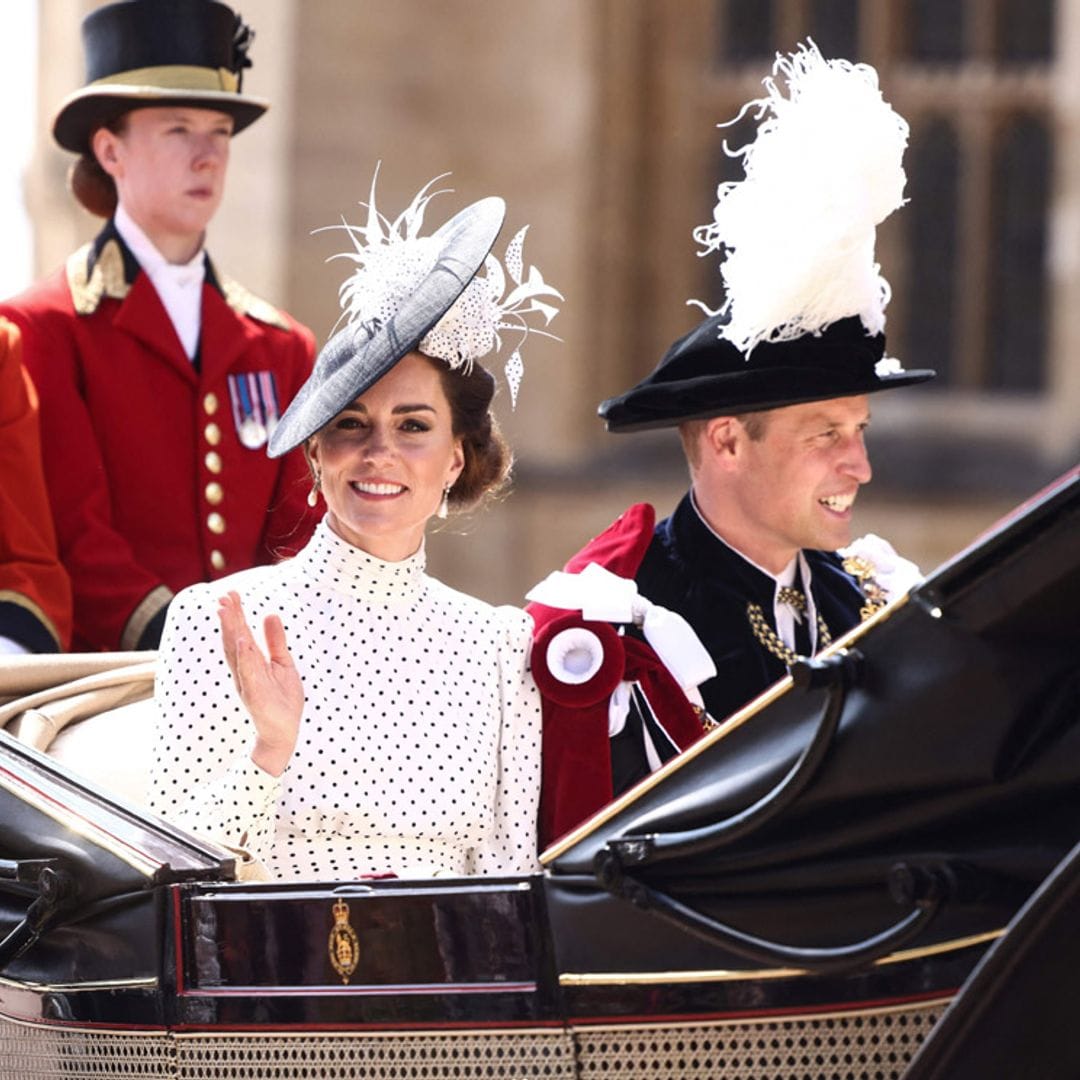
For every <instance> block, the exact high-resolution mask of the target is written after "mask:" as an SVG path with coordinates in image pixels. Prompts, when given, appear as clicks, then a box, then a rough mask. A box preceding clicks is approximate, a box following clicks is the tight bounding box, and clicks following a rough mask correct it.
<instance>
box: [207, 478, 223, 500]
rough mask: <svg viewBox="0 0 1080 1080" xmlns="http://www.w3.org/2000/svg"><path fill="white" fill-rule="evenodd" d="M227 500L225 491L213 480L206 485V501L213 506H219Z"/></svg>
mask: <svg viewBox="0 0 1080 1080" xmlns="http://www.w3.org/2000/svg"><path fill="white" fill-rule="evenodd" d="M224 498H225V489H224V488H223V487H222V486H221V485H220V484H219V483H218V482H217V481H216V480H211V481H210V483H209V484H207V485H206V501H207V502H208V503H209V504H210V505H211V506H217V505H218V503H220V502H221V500H222V499H224Z"/></svg>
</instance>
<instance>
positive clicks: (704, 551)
mask: <svg viewBox="0 0 1080 1080" xmlns="http://www.w3.org/2000/svg"><path fill="white" fill-rule="evenodd" d="M778 70H779V71H780V72H782V73H783V74H785V75H786V76H788V81H789V85H790V86H791V95H790V100H788V99H785V98H782V97H781V96H780V95H779V92H778V91H777V89H776V86H775V85H770V84H769V83H767V84H766V85H767V86H768V87H769V92H770V95H771V100H770V99H766V101H765V102H759V103H758V104H759V105H761V106H763V109H762V111H763V112H767V111H768V110H769V109H771V110H772V111H773V116H772V117H770V118H768V119H767V120H766V121H765V122H764V123H763V124H762V128H761V129H760V131H759V138H758V145H757V149H758V150H759V152H760V155H761V156H760V157H757V158H755V156H754V153H753V151H754V149H755V148H754V147H751V148H748V149H747V150H746V151H744V154H745V157H746V172H747V179H746V180H745V181H743V182H742V183H741V184H733V185H725V186H723V187H721V189H720V193H719V194H720V202H719V203H718V206H717V211H716V222H715V224H714V225H712V226H709V227H708V228H707V229H704V230H702V231H701V232H700V233H699V238H703V239H704V240H705V242H706V243H707V246H709V248H710V250H712V249H723V250H724V251H725V255H726V256H727V260H728V261H727V263H725V265H724V267H723V270H724V276H725V285H726V286H727V302H726V304H725V306H724V308H723V309H722V311H721V312H720V313H719V314H712V315H710V316H709V317H708V318H706V319H705V320H704V321H703V322H701V323H700V324H699V325H698V326H697V327H695V328H694V329H693V330H691V332H690V333H689V334H687V335H686V336H685V337H683V338H681V339H680V340H679V341H677V342H676V343H675V344H674V345H673V346H672V347H671V349H670V350H669V351H668V353H667V354H666V355H665V356H664V358H663V359H662V360H661V362H660V364H659V366H658V367H657V368H656V370H655V371H654V372H653V373H652V374H651V375H649V376H648V377H647V378H645V379H644V380H642V381H641V382H640V383H639V384H638V385H636V386H635V387H633V388H632V389H631V390H629V391H627V392H626V393H625V394H623V395H621V396H619V397H616V398H612V399H610V400H608V401H605V402H604V403H603V404H602V405H601V406H600V415H601V416H602V417H603V418H604V419H605V420H606V422H607V426H608V430H609V431H617V432H627V431H637V430H641V429H644V428H658V427H678V429H679V433H680V436H681V438H682V443H683V448H684V450H685V452H686V457H687V461H688V464H689V469H690V478H691V487H690V491H689V492H688V493H687V495H686V496H685V497H684V498H683V500H682V501H681V503H680V504H679V506H678V508H677V509H676V511H675V513H674V514H672V516H671V517H670V518H667V519H666V520H664V521H662V522H660V524H659V525H656V526H655V528H654V524H653V522H654V515H653V512H652V508H651V507H648V506H644V505H639V506H636V507H633V508H632V509H631V510H629V511H627V513H626V514H624V515H623V516H622V517H620V518H619V520H617V521H616V522H615V523H614V524H613V525H612V526H611V527H610V528H609V529H607V530H606V531H605V532H604V533H602V534H601V535H600V536H599V537H597V538H595V539H594V540H592V541H590V543H589V544H588V545H586V547H585V548H584V549H583V550H582V551H581V552H579V553H578V554H577V555H575V556H574V558H573V559H572V560H571V561H570V563H569V564H568V566H567V570H568V571H571V572H581V571H584V569H585V567H587V566H588V565H589V564H590V563H598V564H600V565H601V566H603V567H604V568H606V569H608V570H610V571H612V572H613V573H614V574H616V575H618V576H620V577H622V578H624V579H632V580H633V583H634V586H636V594H637V596H636V598H635V600H634V602H633V605H632V607H633V611H632V612H631V613H630V614H627V615H625V616H623V617H622V618H618V619H616V621H619V622H622V623H623V624H624V629H623V632H622V635H621V636H620V637H619V638H618V639H617V644H616V645H611V644H610V639H607V640H608V641H609V644H608V645H604V643H603V639H602V638H601V637H600V636H599V635H598V637H597V643H596V644H595V645H594V646H593V647H592V651H593V652H594V653H595V654H596V657H600V656H601V655H603V657H604V660H607V659H608V656H609V654H610V653H611V651H612V649H617V650H622V653H625V659H622V658H620V660H619V661H618V662H615V663H614V664H613V663H610V662H608V663H604V662H603V661H601V660H599V659H593V661H592V662H591V664H590V663H589V662H588V658H587V654H588V653H589V652H590V648H589V647H588V646H586V645H584V644H582V645H580V646H579V647H578V650H577V654H574V653H572V652H571V653H567V652H566V650H565V648H564V650H563V651H560V650H559V649H557V648H555V649H554V650H553V647H552V642H553V641H556V640H557V635H558V633H566V632H569V631H570V630H571V622H568V617H567V616H566V614H565V611H563V610H560V609H565V608H579V609H580V610H581V611H582V613H583V615H584V619H583V620H578V622H579V623H580V625H579V626H578V627H577V628H576V632H577V633H578V634H579V635H580V634H581V632H582V631H587V632H596V629H597V619H598V616H596V615H593V616H592V617H591V619H590V612H598V611H600V610H605V609H607V610H615V607H614V606H612V605H613V602H614V599H615V597H614V592H615V591H616V590H615V589H614V587H613V586H612V591H611V593H610V594H607V595H600V592H602V590H600V582H599V581H598V580H597V579H598V577H599V575H596V574H592V573H591V572H589V573H582V574H581V582H582V583H581V588H580V591H581V593H582V598H581V599H580V601H573V602H570V601H567V600H566V599H565V598H566V597H567V596H568V594H569V592H570V589H569V586H568V584H567V579H566V578H565V577H559V575H554V577H556V578H559V580H558V581H557V582H551V581H550V579H549V583H544V584H543V585H542V586H541V587H540V588H538V589H537V590H534V592H532V593H530V598H531V599H532V600H533V601H534V603H533V605H532V606H531V608H530V610H531V612H532V614H533V617H534V620H535V622H536V625H537V639H536V647H534V651H533V671H534V675H535V676H536V679H537V682H538V684H539V685H540V688H541V691H542V692H543V693H544V695H545V704H544V709H545V712H544V722H545V729H544V740H545V741H544V769H545V778H544V795H543V800H542V811H541V812H542V821H543V838H544V840H546V841H550V840H553V839H555V838H556V837H557V836H559V835H561V834H562V833H564V832H565V831H567V830H568V829H569V828H571V827H573V826H574V825H575V824H577V823H578V822H579V821H580V820H581V819H582V818H584V817H586V816H588V815H589V814H591V813H593V812H594V811H596V810H597V809H599V808H600V807H601V806H603V805H604V804H605V803H606V802H608V801H609V800H610V799H611V797H612V796H613V795H616V794H618V793H619V792H621V791H623V790H625V789H626V788H628V787H629V786H631V785H632V784H634V783H636V782H637V781H638V780H640V779H642V778H643V777H644V776H646V775H648V773H649V772H650V771H651V770H652V769H655V768H656V767H657V766H658V765H659V764H660V763H662V762H663V761H665V760H667V759H668V758H670V757H671V756H673V755H674V754H675V753H677V752H678V751H680V750H683V749H685V748H686V747H687V746H688V745H690V744H691V743H692V742H693V741H695V740H696V739H697V738H699V737H700V735H701V734H702V732H703V730H704V728H705V726H707V725H708V724H709V722H710V720H711V721H720V720H723V719H724V718H725V717H727V716H728V715H730V714H731V713H732V712H734V711H736V710H737V709H738V708H740V707H741V706H742V705H744V704H746V703H747V702H748V701H750V700H751V699H753V698H754V697H756V696H757V695H758V694H760V693H761V692H762V691H763V690H765V689H766V688H767V687H768V686H770V685H771V684H772V683H774V682H776V680H778V679H780V678H781V677H782V676H783V675H784V674H785V672H786V669H787V667H788V665H790V664H791V663H793V662H794V661H795V660H797V659H798V658H799V657H803V656H811V655H813V654H814V653H816V652H818V651H819V650H820V649H822V648H823V647H825V646H826V645H828V644H829V643H830V642H832V641H834V640H836V639H837V638H838V637H840V636H841V635H842V634H844V633H845V632H846V631H848V630H850V629H851V628H852V627H853V626H855V625H857V624H858V622H859V621H860V619H862V618H865V617H867V616H868V615H869V614H871V613H872V612H873V611H874V610H876V609H877V608H879V607H881V606H883V605H884V604H885V602H887V599H888V598H889V596H890V595H892V593H893V592H896V591H906V588H907V587H910V585H911V584H912V583H913V580H914V577H913V573H912V572H914V575H916V576H917V571H916V570H915V568H914V567H913V565H912V564H910V563H908V562H907V561H906V560H902V559H900V557H899V556H897V555H896V553H895V552H893V551H892V549H891V547H889V546H888V545H887V544H886V543H885V542H884V541H880V540H878V539H877V538H873V539H872V541H871V542H870V543H869V545H865V544H864V545H862V546H861V551H859V552H850V551H849V552H841V551H840V550H839V549H841V548H844V547H845V546H846V545H848V543H849V541H850V539H851V537H850V529H851V515H852V507H853V504H854V502H855V498H856V495H857V493H858V491H859V489H860V487H861V486H862V485H863V484H865V483H867V482H869V480H870V477H871V469H870V462H869V458H868V456H867V451H866V444H865V434H866V429H867V427H868V425H869V423H870V400H871V399H870V395H872V394H874V393H877V392H879V391H882V390H887V389H893V388H896V387H900V386H906V385H910V384H913V383H917V382H922V381H924V380H926V379H929V378H931V377H932V376H933V372H931V371H905V370H903V368H901V366H900V365H899V363H898V362H897V361H895V360H892V359H886V358H885V356H884V347H885V337H884V334H883V333H882V327H883V325H884V313H883V309H884V304H885V301H886V299H887V296H888V287H887V285H885V284H884V282H883V281H882V279H881V278H880V276H879V275H878V272H877V266H876V264H875V263H873V233H874V226H875V224H876V223H877V222H879V221H880V220H881V218H883V217H884V216H885V215H886V214H887V213H888V212H889V211H890V210H891V209H893V208H895V206H896V205H899V204H900V202H901V200H902V191H903V172H902V169H901V168H900V156H901V154H902V150H903V145H904V143H905V142H906V133H907V127H906V124H904V122H903V121H902V120H901V119H900V118H899V117H897V116H896V114H895V113H893V112H892V110H891V109H890V108H889V107H888V105H887V104H886V103H885V102H884V101H882V100H881V96H880V93H879V92H878V91H877V81H876V75H873V72H872V69H865V68H859V69H856V68H853V67H852V66H851V65H847V64H846V62H844V61H825V60H824V59H823V58H822V57H821V56H820V54H819V53H818V52H817V50H816V49H814V48H806V49H803V50H801V51H800V52H798V53H796V54H795V55H794V56H793V57H791V58H790V60H781V61H780V62H779V63H778ZM868 72H869V76H872V79H871V78H870V77H869V76H868V75H867V73H868ZM822 84H826V85H825V91H826V92H825V93H824V95H823V97H824V98H825V99H826V104H824V105H822V103H821V102H815V101H814V98H815V94H816V91H817V90H818V88H819V87H821V86H822ZM836 103H847V104H848V105H850V112H851V114H852V115H857V116H858V118H859V123H860V124H861V125H863V128H862V129H860V130H857V131H850V132H845V131H844V130H843V123H844V116H843V113H844V112H845V108H844V106H843V104H841V107H839V108H837V105H836ZM800 108H805V109H806V110H807V111H810V110H814V112H813V115H812V116H808V117H801V116H799V115H797V114H798V112H799V109H800ZM830 109H832V110H834V111H835V112H839V113H841V116H840V117H839V120H837V118H836V117H834V116H831V115H829V110H830ZM793 114H795V115H793ZM823 116H824V117H825V120H827V121H829V122H830V123H832V124H833V126H834V127H836V126H837V125H839V128H840V134H841V136H843V137H841V138H836V139H834V140H832V141H833V142H835V145H836V146H837V147H840V148H842V149H844V150H845V151H849V150H850V149H851V147H852V146H854V147H855V150H854V151H851V152H852V153H854V154H855V155H856V160H855V161H854V162H853V161H852V160H851V156H850V154H849V156H848V157H847V158H843V159H842V160H840V161H839V163H837V161H836V159H837V158H841V157H842V155H840V153H839V151H837V152H835V153H832V154H825V155H824V159H825V160H824V164H823V165H822V166H821V168H822V175H820V176H815V175H813V166H812V164H811V165H807V164H806V162H805V157H806V155H805V146H806V140H805V137H804V136H805V132H806V130H807V129H813V130H814V132H815V133H816V135H817V136H819V137H820V141H822V142H825V143H827V144H828V143H829V142H830V139H829V138H825V137H823V136H821V132H822V129H823V128H827V127H828V124H826V123H824V122H823V119H822V118H823ZM868 116H869V117H870V120H869V121H868V120H867V117H868ZM784 125H787V126H786V127H785V126H784ZM867 127H868V128H869V130H866V128H867ZM830 134H832V133H830ZM786 142H790V144H791V147H790V154H789V153H788V147H787V145H786ZM866 143H870V144H876V145H875V148H874V151H873V152H874V153H875V154H877V158H876V159H875V160H874V162H873V166H874V167H873V168H870V169H866V170H860V168H859V165H860V161H859V160H858V154H859V153H862V146H863V145H864V144H866ZM830 170H831V171H830ZM833 173H838V174H839V175H838V176H837V175H833ZM866 173H869V174H871V175H872V176H873V180H867V181H865V186H866V190H865V191H862V190H860V191H857V192H854V193H853V195H852V197H845V195H846V193H845V192H844V190H843V187H842V185H843V183H844V182H845V178H850V176H851V175H855V176H856V177H863V176H864V175H865V174H866ZM897 174H898V176H897ZM834 181H835V183H834ZM837 184H839V185H840V187H839V194H838V191H837V187H836V185H837ZM881 189H885V190H886V194H885V195H884V196H882V195H881ZM854 195H859V196H860V197H858V198H856V197H854ZM867 208H869V209H867ZM859 213H864V214H869V217H863V218H859V217H858V216H857V215H858V214H859ZM733 214H734V216H732V215H733ZM786 214H791V215H792V216H791V218H790V220H788V219H787V218H786V217H785V215H786ZM807 222H813V223H814V225H815V228H808V227H807ZM867 234H869V235H868V236H867ZM733 235H737V237H738V242H737V243H735V242H733V241H732V239H731V237H732V236H733ZM778 238H781V240H778ZM785 238H786V239H785ZM781 241H782V243H783V247H782V248H781V247H779V246H778V245H779V243H780V242H781ZM800 244H804V245H805V246H804V247H803V248H802V249H800ZM764 253H768V254H769V257H767V258H763V257H762V255H763V254H764ZM836 282H841V283H843V286H844V287H843V288H842V289H837V288H835V287H834V283H836ZM762 297H764V298H765V302H764V303H763V302H762V299H761V298H762ZM763 310H764V311H765V315H764V316H763V314H762V311H763ZM867 539H868V540H870V538H867ZM886 572H888V573H886ZM889 576H891V577H893V578H894V581H892V582H890V581H888V580H887V577H889ZM593 589H597V590H599V591H598V592H597V593H596V594H593V592H592V590H593ZM658 610H662V611H664V612H665V615H666V618H665V619H660V618H658V617H657V615H656V612H657V611H658ZM604 617H606V618H608V619H611V618H612V616H611V615H607V616H604ZM673 619H674V621H676V622H679V623H681V622H682V621H683V620H685V623H687V624H689V629H690V630H691V631H692V632H693V633H692V635H690V636H691V637H696V639H697V641H696V642H691V643H690V644H689V645H688V644H687V642H686V641H685V636H684V639H683V640H680V641H676V642H675V643H674V644H671V643H670V642H665V641H664V640H663V635H662V634H661V633H660V632H659V630H658V629H657V630H654V631H653V632H652V633H650V623H652V624H653V626H654V627H659V626H660V625H661V623H664V622H666V623H670V622H672V621H673ZM553 631H555V634H554V635H553ZM680 632H682V631H680ZM563 640H564V641H568V640H569V639H563ZM698 643H700V645H701V646H704V650H705V652H706V653H707V654H708V657H709V658H710V659H711V665H710V666H709V667H708V668H707V669H704V670H702V669H701V668H700V666H699V668H698V674H697V675H695V676H694V677H693V678H689V677H688V676H687V675H686V674H684V673H683V672H681V671H680V670H679V664H680V657H681V656H685V655H686V654H687V652H688V651H692V648H693V647H694V646H696V645H697V644H698ZM622 653H620V657H622ZM566 656H570V659H569V660H567V659H566ZM650 657H651V664H650V662H649V658H650ZM658 659H659V661H661V662H660V663H657V660H658ZM592 668H595V669H596V672H597V674H596V675H595V676H594V675H591V674H590V676H589V678H588V679H581V678H580V674H579V673H587V672H589V671H590V670H591V669H592ZM605 669H606V670H607V671H608V672H609V674H608V676H607V678H608V680H609V683H604V684H603V685H601V684H600V683H597V682H596V680H597V679H599V678H600V675H601V673H602V672H603V671H604V670H605ZM613 671H614V672H617V674H612V672H613ZM611 680H614V681H613V682H611Z"/></svg>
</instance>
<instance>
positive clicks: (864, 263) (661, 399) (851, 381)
mask: <svg viewBox="0 0 1080 1080" xmlns="http://www.w3.org/2000/svg"><path fill="white" fill-rule="evenodd" d="M778 80H782V81H783V82H784V83H785V84H786V89H787V93H786V95H785V93H784V92H783V91H782V89H781V87H780V86H779V85H778ZM764 85H765V89H766V94H765V96H764V97H762V98H760V99H757V100H755V101H751V102H749V103H748V104H747V105H746V106H745V107H744V108H743V110H742V112H741V113H740V114H739V117H740V118H741V117H742V116H743V115H744V114H745V113H746V112H747V111H748V110H751V109H753V110H756V117H755V118H756V119H757V120H759V121H760V123H759V126H758V131H757V137H756V139H755V141H754V142H753V143H751V144H749V145H748V146H745V147H743V148H741V149H739V150H736V151H729V153H731V154H732V156H736V157H741V158H742V161H743V166H744V170H745V178H744V179H743V180H741V181H732V182H730V183H724V184H721V185H720V187H719V188H718V190H717V202H716V207H715V209H714V212H713V221H712V222H710V223H709V224H708V225H703V226H701V227H699V228H698V229H696V230H695V231H694V237H695V239H696V240H697V241H698V243H699V244H700V245H701V246H702V248H703V251H702V252H701V254H703V255H708V254H711V253H713V252H720V253H721V266H720V273H721V275H722V278H723V282H724V290H725V300H724V303H723V304H722V306H721V307H720V309H719V310H717V311H710V310H709V309H708V308H707V307H706V306H705V305H704V304H702V303H701V302H700V301H690V302H691V303H693V304H697V305H698V306H699V307H701V308H702V309H703V310H704V311H705V312H706V314H707V316H708V317H707V318H706V319H705V320H704V321H703V322H701V323H700V324H699V325H698V326H696V327H695V328H694V329H693V330H691V331H690V332H689V333H688V334H687V335H685V336H684V337H682V338H680V339H679V340H678V341H676V342H675V344H674V345H672V347H671V348H670V349H669V350H668V351H667V353H666V354H665V356H664V357H663V359H662V360H661V361H660V363H659V365H658V366H657V368H656V369H655V370H654V371H653V372H652V374H650V375H649V376H648V377H647V378H645V379H643V380H642V381H641V382H640V383H638V384H637V385H636V386H634V387H633V388H632V389H630V390H628V391H627V392H626V393H624V394H622V395H620V396H619V397H614V398H610V399H609V400H607V401H605V402H603V404H602V405H601V406H600V409H599V412H600V415H601V416H602V417H603V418H604V419H605V420H606V421H607V427H608V430H609V431H638V430H642V429H644V428H656V427H669V426H673V425H676V424H679V423H681V422H682V421H684V420H694V419H704V418H707V417H710V416H722V415H728V414H738V413H745V412H754V411H757V410H762V409H774V408H779V407H781V406H784V405H796V404H800V403H802V402H807V401H821V400H825V399H829V398H836V397H848V396H852V395H856V394H869V393H874V392H876V391H879V390H888V389H892V388H895V387H899V386H907V385H910V384H912V383H918V382H924V381H925V380H927V379H931V378H933V377H934V372H933V371H930V370H926V369H920V370H912V371H907V370H905V369H904V368H903V367H902V366H901V364H900V362H899V361H898V360H896V359H894V358H891V357H886V356H885V334H884V326H885V305H886V304H887V303H888V300H889V296H890V289H889V285H888V282H887V281H886V280H885V279H884V278H883V277H882V276H881V273H880V267H879V266H878V264H877V263H876V262H875V261H874V240H875V229H876V227H877V226H878V225H880V224H881V222H882V221H884V220H885V218H886V217H888V216H889V214H891V213H892V212H893V211H894V210H895V209H897V208H898V207H900V206H901V205H903V202H904V198H903V191H904V183H905V176H904V170H903V166H902V159H903V153H904V148H905V146H906V145H907V138H908V125H907V123H906V122H905V121H904V119H903V118H902V117H901V116H899V115H898V114H897V113H896V112H894V111H893V109H892V108H891V107H890V106H889V104H888V103H887V102H886V101H885V100H884V99H883V98H882V95H881V91H880V89H879V88H878V78H877V72H876V71H875V70H874V69H873V68H872V67H870V66H868V65H866V64H852V63H849V62H848V61H846V60H825V59H824V58H823V57H822V55H821V53H820V51H819V50H818V48H817V46H816V45H815V44H814V43H813V42H812V41H811V42H808V43H807V44H806V45H803V46H800V48H799V49H798V50H797V51H796V52H795V53H793V54H792V55H791V56H786V57H785V56H782V55H778V56H777V59H776V64H775V66H774V69H773V75H772V76H771V77H769V78H766V79H765V80H764ZM737 119H738V118H737Z"/></svg>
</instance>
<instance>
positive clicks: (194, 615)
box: [150, 586, 282, 860]
mask: <svg viewBox="0 0 1080 1080" xmlns="http://www.w3.org/2000/svg"><path fill="white" fill-rule="evenodd" d="M217 591H218V590H216V589H215V588H214V587H213V586H196V587H194V588H191V589H186V590H185V591H184V592H182V593H180V594H178V596H177V598H176V601H175V602H174V604H173V605H171V606H170V609H169V617H168V619H167V620H166V624H165V632H164V634H163V636H162V641H161V651H160V661H159V665H160V666H159V672H158V679H157V687H156V691H155V698H156V703H157V718H156V730H155V738H154V758H153V763H152V766H151V773H150V808H151V809H152V810H153V811H154V812H155V813H158V814H161V816H162V817H164V818H167V819H168V820H169V821H171V822H173V823H174V824H176V825H179V826H181V827H182V828H185V829H187V830H188V831H189V832H192V833H195V834H197V835H199V836H202V837H204V838H206V839H208V840H212V841H214V842H215V843H218V844H224V845H226V846H228V847H233V848H243V849H245V850H246V851H249V852H251V854H252V855H254V856H255V857H256V858H258V859H261V860H265V859H266V858H267V857H268V856H269V854H270V850H271V847H272V845H273V840H274V823H275V815H276V812H277V805H278V801H279V799H280V796H281V789H282V780H281V779H280V778H275V777H272V776H270V775H269V774H267V773H265V772H263V771H262V770H261V769H259V768H258V767H257V766H256V765H255V764H254V763H253V762H252V761H251V753H250V751H251V747H252V745H253V742H254V736H255V729H254V724H253V723H252V721H251V719H250V717H249V716H248V715H247V712H246V710H245V709H244V707H243V705H242V704H241V702H240V699H239V696H238V695H237V694H236V691H235V690H234V689H233V682H232V677H231V675H230V673H229V670H228V667H227V666H226V664H225V658H224V654H223V652H222V649H221V635H220V632H219V630H218V626H217V617H216V614H215V600H216V596H217Z"/></svg>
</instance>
